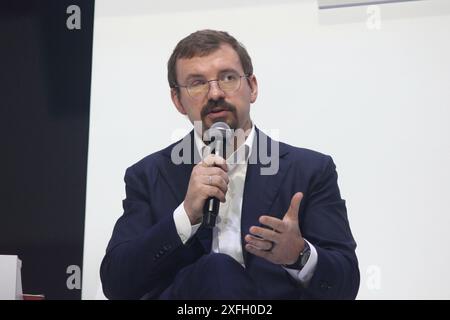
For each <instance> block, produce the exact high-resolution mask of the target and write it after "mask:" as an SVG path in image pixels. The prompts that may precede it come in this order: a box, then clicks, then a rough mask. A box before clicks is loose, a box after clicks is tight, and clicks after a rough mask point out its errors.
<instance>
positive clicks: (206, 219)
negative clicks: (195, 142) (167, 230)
mask: <svg viewBox="0 0 450 320" xmlns="http://www.w3.org/2000/svg"><path fill="white" fill-rule="evenodd" d="M207 135H209V138H210V141H211V138H214V142H213V143H214V149H213V150H214V151H213V152H214V154H215V155H218V156H220V157H222V158H225V157H224V155H225V154H226V146H227V141H229V138H230V136H231V129H230V126H228V124H226V123H225V122H221V121H220V122H216V123H214V124H213V125H212V126H211V128H209V130H208V131H207ZM219 205H220V201H219V199H217V198H215V197H210V198H208V199H207V200H206V202H205V206H204V207H203V225H204V226H205V227H206V228H209V229H211V228H214V226H215V225H216V218H217V215H218V214H219Z"/></svg>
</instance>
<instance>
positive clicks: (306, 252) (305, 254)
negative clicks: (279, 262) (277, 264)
mask: <svg viewBox="0 0 450 320" xmlns="http://www.w3.org/2000/svg"><path fill="white" fill-rule="evenodd" d="M304 243H305V246H304V247H303V250H302V251H301V252H300V255H299V256H298V259H297V260H296V261H295V262H294V263H292V264H283V267H285V268H287V269H295V270H302V269H303V267H304V266H305V265H306V263H307V262H308V260H309V256H310V255H311V248H310V246H309V244H308V241H306V240H304Z"/></svg>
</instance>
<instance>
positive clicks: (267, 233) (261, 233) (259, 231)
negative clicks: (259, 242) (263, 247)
mask: <svg viewBox="0 0 450 320" xmlns="http://www.w3.org/2000/svg"><path fill="white" fill-rule="evenodd" d="M249 231H250V233H251V234H252V235H254V236H258V237H261V238H263V239H264V240H269V241H273V242H275V243H277V242H278V240H279V236H280V234H279V233H277V232H275V231H273V230H269V229H266V228H261V227H255V226H253V227H251V228H250V230H249Z"/></svg>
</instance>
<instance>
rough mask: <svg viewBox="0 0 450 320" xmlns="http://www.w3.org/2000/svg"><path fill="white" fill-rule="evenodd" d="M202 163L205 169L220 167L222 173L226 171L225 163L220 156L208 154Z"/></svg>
mask: <svg viewBox="0 0 450 320" xmlns="http://www.w3.org/2000/svg"><path fill="white" fill-rule="evenodd" d="M202 162H203V165H204V166H206V167H220V168H222V170H223V171H225V172H227V171H228V166H227V162H226V161H225V159H224V158H222V157H221V156H218V155H215V154H210V155H208V156H207V157H206V158H205V159H203V161H202Z"/></svg>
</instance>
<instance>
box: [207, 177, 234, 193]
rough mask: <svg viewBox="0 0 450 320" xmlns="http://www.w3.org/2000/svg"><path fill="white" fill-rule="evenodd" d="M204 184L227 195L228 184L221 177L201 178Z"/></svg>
mask: <svg viewBox="0 0 450 320" xmlns="http://www.w3.org/2000/svg"><path fill="white" fill-rule="evenodd" d="M203 180H204V184H206V185H209V186H215V187H218V188H219V189H220V190H222V192H223V193H225V194H226V193H227V191H228V184H227V183H226V182H225V180H224V179H223V178H222V177H221V176H203Z"/></svg>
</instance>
